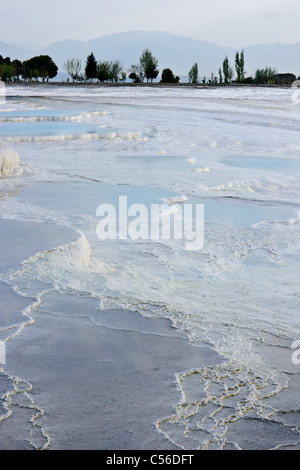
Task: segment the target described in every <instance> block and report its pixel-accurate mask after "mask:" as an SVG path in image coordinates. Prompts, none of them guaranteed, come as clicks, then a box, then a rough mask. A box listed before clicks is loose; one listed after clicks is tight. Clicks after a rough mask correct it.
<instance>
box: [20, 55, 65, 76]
mask: <svg viewBox="0 0 300 470" xmlns="http://www.w3.org/2000/svg"><path fill="white" fill-rule="evenodd" d="M23 69H24V70H23V73H24V76H25V78H30V79H31V78H32V77H34V78H36V80H38V78H39V77H40V78H42V80H43V82H44V81H45V79H47V81H48V80H49V78H54V77H55V76H56V75H57V71H58V67H57V65H56V64H55V63H54V62H53V60H52V59H51V57H50V56H48V55H39V56H35V57H32V58H31V59H29V60H26V61H25V62H24V67H23Z"/></svg>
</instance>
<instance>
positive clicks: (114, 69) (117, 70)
mask: <svg viewBox="0 0 300 470" xmlns="http://www.w3.org/2000/svg"><path fill="white" fill-rule="evenodd" d="M110 71H111V75H112V80H113V81H114V82H115V83H118V81H119V79H120V74H121V73H122V71H123V64H121V62H120V61H119V60H115V61H114V62H111V64H110Z"/></svg>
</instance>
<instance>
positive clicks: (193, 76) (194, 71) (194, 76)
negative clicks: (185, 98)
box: [189, 63, 198, 83]
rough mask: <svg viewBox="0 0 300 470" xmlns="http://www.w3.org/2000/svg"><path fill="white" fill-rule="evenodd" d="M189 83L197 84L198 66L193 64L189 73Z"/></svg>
mask: <svg viewBox="0 0 300 470" xmlns="http://www.w3.org/2000/svg"><path fill="white" fill-rule="evenodd" d="M189 82H190V83H198V64H197V63H195V64H194V65H193V67H192V68H191V70H190V71H189Z"/></svg>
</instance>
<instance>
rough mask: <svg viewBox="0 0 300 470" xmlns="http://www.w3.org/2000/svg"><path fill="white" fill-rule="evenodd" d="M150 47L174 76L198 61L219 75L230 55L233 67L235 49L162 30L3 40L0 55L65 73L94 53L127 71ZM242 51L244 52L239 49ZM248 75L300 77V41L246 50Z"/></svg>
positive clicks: (202, 67)
mask: <svg viewBox="0 0 300 470" xmlns="http://www.w3.org/2000/svg"><path fill="white" fill-rule="evenodd" d="M145 48H149V49H150V50H151V52H152V53H153V55H154V56H155V57H157V59H158V61H159V70H160V72H162V70H163V69H164V68H167V67H169V68H171V69H172V70H173V72H174V74H175V75H179V76H187V75H188V72H189V70H190V69H191V67H192V65H193V64H194V63H195V62H197V63H198V69H199V75H206V76H207V77H210V75H211V73H212V72H213V73H214V75H215V76H217V75H218V70H219V67H221V66H222V63H223V60H224V58H225V56H226V55H227V56H228V58H229V61H230V63H231V65H232V66H234V58H235V53H236V49H234V48H232V47H225V46H224V47H223V46H219V45H216V44H212V43H210V42H206V41H202V40H196V39H191V38H188V37H185V36H179V35H176V34H171V33H167V32H162V31H128V32H123V33H114V34H107V35H105V36H101V37H99V38H97V39H93V40H89V41H79V40H75V39H68V40H63V41H57V42H53V43H52V44H50V45H49V46H47V47H43V48H39V47H37V46H35V47H30V48H26V47H22V46H21V47H18V46H14V45H10V44H6V43H4V42H1V41H0V55H2V56H3V57H7V56H9V57H11V59H19V60H26V59H29V58H30V57H33V56H34V55H41V54H46V55H49V56H51V57H52V59H53V60H54V62H55V63H56V64H57V65H58V67H59V71H60V72H64V70H63V63H64V62H65V61H66V60H67V59H69V58H72V57H74V58H77V59H81V61H82V69H84V66H85V61H86V58H87V56H88V54H90V53H91V52H93V53H94V55H95V57H96V60H97V61H100V60H101V61H104V60H109V61H110V60H120V62H122V63H123V65H124V67H125V68H128V67H130V65H132V64H137V63H138V61H139V57H140V55H141V52H142V51H143V49H145ZM240 50H241V49H240ZM243 50H244V53H245V69H246V74H247V75H251V74H252V75H253V74H254V72H255V70H256V69H258V68H264V67H266V66H268V67H272V68H275V69H276V70H277V72H278V73H287V72H291V73H294V74H295V75H297V76H298V75H300V42H299V43H295V44H283V43H275V44H259V45H253V46H247V47H244V48H243Z"/></svg>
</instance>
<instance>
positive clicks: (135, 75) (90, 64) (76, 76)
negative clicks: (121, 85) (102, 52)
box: [63, 49, 179, 83]
mask: <svg viewBox="0 0 300 470" xmlns="http://www.w3.org/2000/svg"><path fill="white" fill-rule="evenodd" d="M81 67H82V66H81V60H79V59H75V58H73V59H68V60H67V61H66V62H65V63H64V64H63V68H64V70H65V71H66V72H67V73H68V74H69V75H70V77H71V79H72V81H73V82H74V81H76V80H79V81H82V80H91V81H92V80H95V79H97V80H99V81H100V82H107V81H108V82H115V83H117V82H119V81H123V82H125V80H126V78H127V74H126V71H125V69H124V66H123V64H122V63H121V62H120V61H119V60H115V61H113V62H109V61H101V62H97V60H96V58H95V56H94V54H93V52H92V53H91V54H90V55H89V56H88V57H87V60H86V64H85V69H84V75H83V74H81ZM166 70H167V69H165V71H163V74H162V79H163V78H164V76H165V74H167V77H166V78H168V79H170V78H174V79H175V77H170V76H169V75H168V72H166ZM127 72H128V73H129V76H128V78H129V79H131V80H132V81H133V82H135V83H138V82H143V81H144V80H145V79H146V80H147V82H148V81H149V80H150V81H151V82H152V81H153V80H154V79H155V78H157V76H158V74H159V70H158V60H157V58H156V57H154V56H153V54H152V52H151V51H150V50H149V49H144V50H143V52H142V54H141V56H140V58H139V62H138V64H136V65H135V64H134V65H131V67H130V68H129V70H127ZM178 80H179V78H178Z"/></svg>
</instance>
